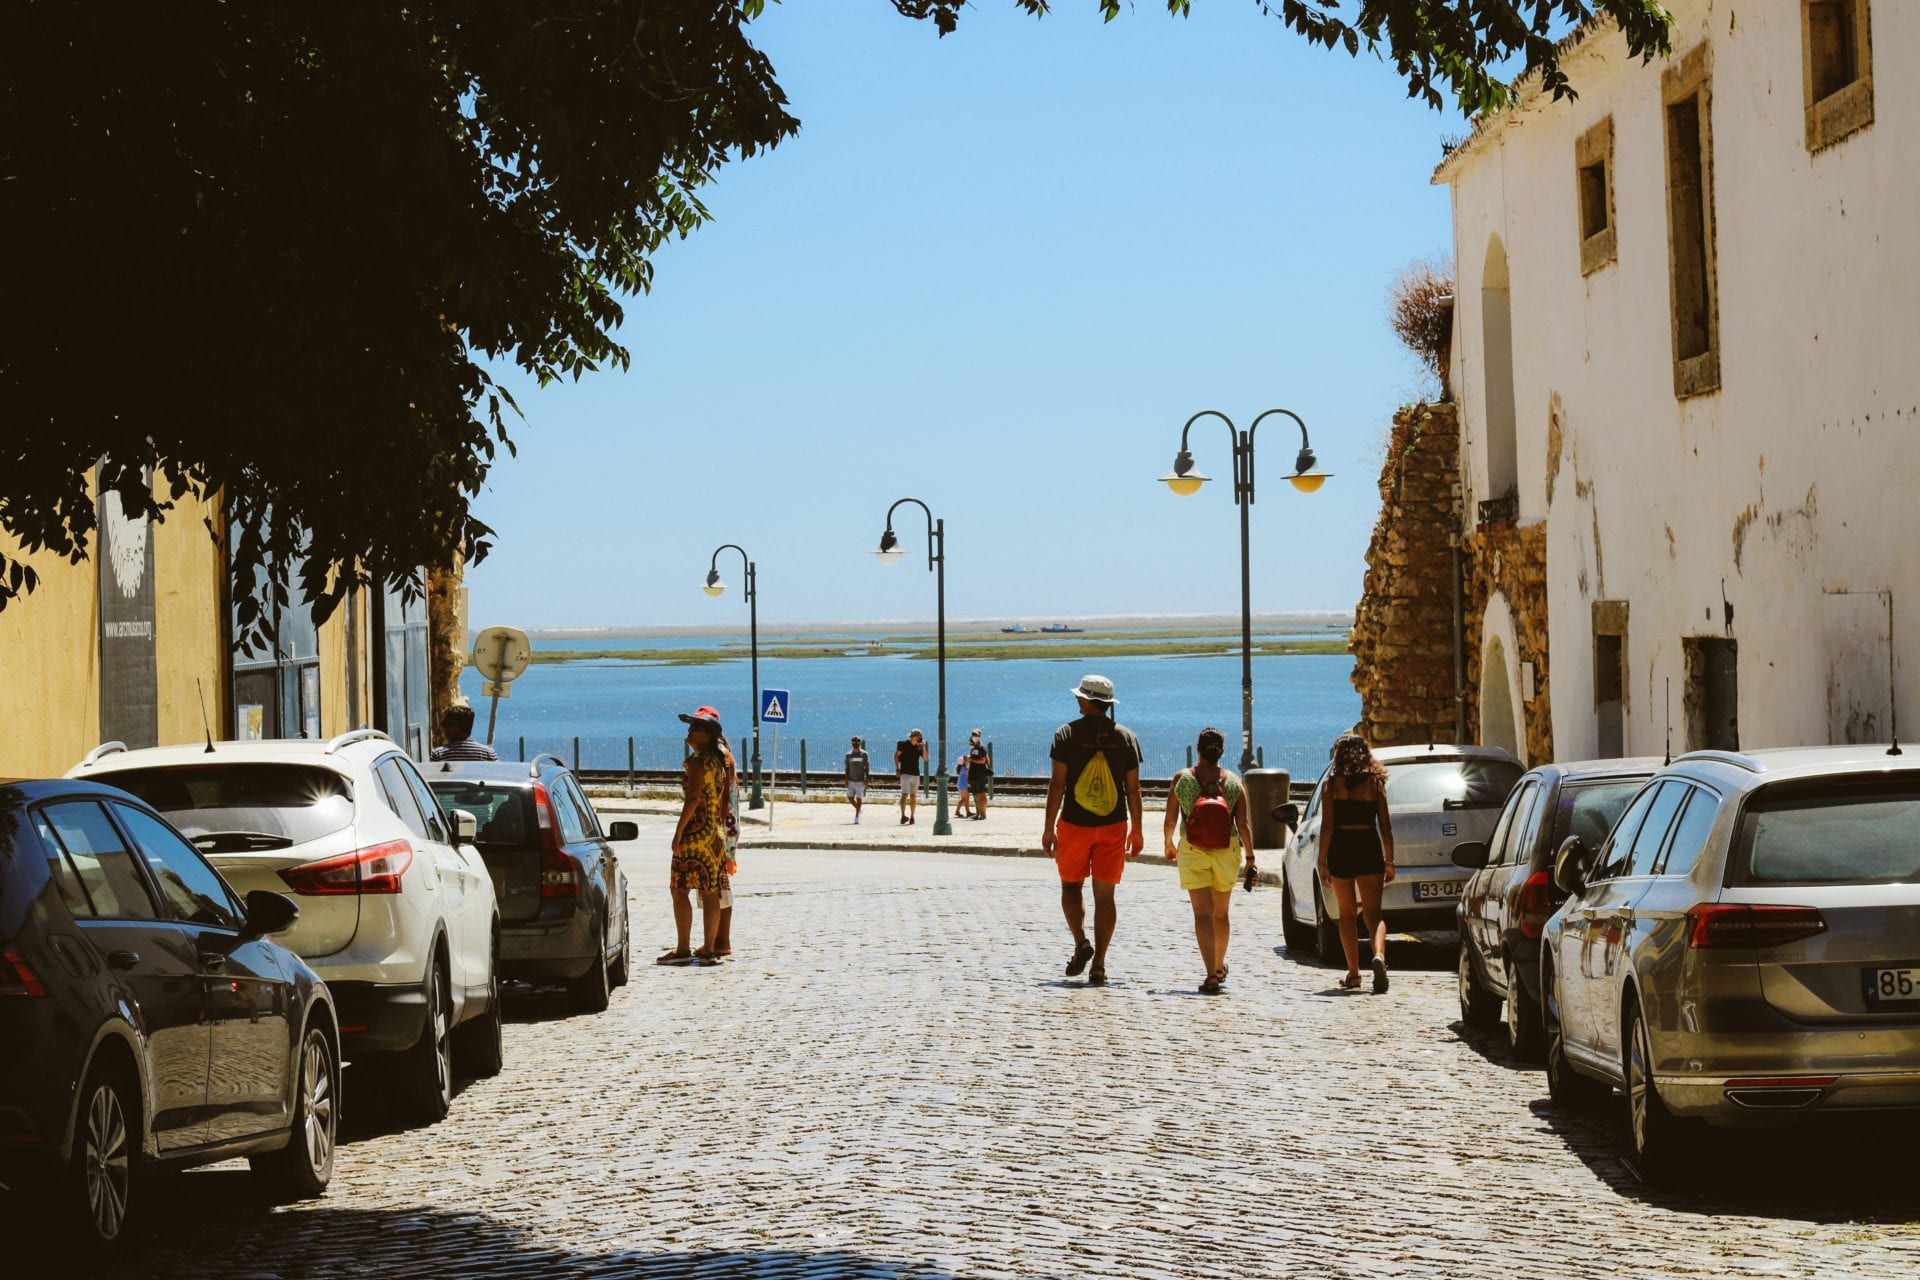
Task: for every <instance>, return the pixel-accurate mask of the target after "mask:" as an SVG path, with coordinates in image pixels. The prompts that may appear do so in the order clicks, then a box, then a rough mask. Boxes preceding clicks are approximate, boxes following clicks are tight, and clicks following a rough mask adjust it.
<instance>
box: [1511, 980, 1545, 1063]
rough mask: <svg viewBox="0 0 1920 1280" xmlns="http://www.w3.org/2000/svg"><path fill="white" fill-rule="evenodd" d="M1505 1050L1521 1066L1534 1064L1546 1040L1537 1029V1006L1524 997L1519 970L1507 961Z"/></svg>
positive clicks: (1525, 991)
mask: <svg viewBox="0 0 1920 1280" xmlns="http://www.w3.org/2000/svg"><path fill="white" fill-rule="evenodd" d="M1506 1012H1507V1049H1508V1051H1509V1052H1511V1053H1512V1054H1513V1056H1514V1057H1515V1058H1517V1059H1519V1060H1520V1061H1522V1062H1534V1061H1537V1060H1538V1059H1539V1057H1540V1049H1541V1046H1542V1044H1543V1042H1544V1041H1545V1039H1546V1037H1545V1035H1544V1033H1543V1031H1542V1029H1541V1026H1540V1003H1539V1001H1537V1000H1534V999H1533V998H1532V997H1530V996H1528V995H1527V988H1526V986H1525V985H1524V984H1523V983H1522V982H1521V981H1520V969H1519V966H1517V965H1515V964H1514V963H1513V961H1512V960H1511V959H1509V960H1508V961H1507V1010H1506Z"/></svg>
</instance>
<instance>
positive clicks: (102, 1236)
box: [58, 1063, 140, 1252]
mask: <svg viewBox="0 0 1920 1280" xmlns="http://www.w3.org/2000/svg"><path fill="white" fill-rule="evenodd" d="M126 1075H127V1073H126V1072H125V1071H124V1070H123V1069H121V1068H120V1067H118V1066H116V1065H114V1064H111V1063H99V1064H96V1065H95V1066H94V1068H93V1070H91V1071H89V1072H88V1073H87V1082H86V1083H85V1084H84V1085H82V1086H81V1089H80V1123H79V1125H78V1126H77V1128H76V1131H75V1133H74V1150H73V1162H72V1163H71V1164H70V1165H69V1166H68V1167H67V1172H66V1175H65V1177H64V1179H63V1185H62V1188H61V1192H60V1203H59V1206H58V1208H59V1210H60V1213H61V1216H63V1217H65V1218H67V1219H68V1220H69V1221H70V1222H71V1224H72V1227H73V1230H74V1232H75V1234H76V1236H77V1237H78V1238H79V1239H80V1240H81V1241H82V1242H84V1244H85V1245H87V1246H88V1247H90V1248H91V1249H93V1250H95V1251H98V1252H106V1251H108V1250H111V1249H112V1248H113V1247H114V1246H115V1245H116V1244H118V1243H119V1241H120V1238H121V1234H122V1233H123V1232H124V1231H125V1230H126V1225H127V1214H128V1212H129V1211H130V1210H131V1208H132V1193H133V1176H132V1175H133V1158H134V1153H135V1152H137V1151H138V1150H139V1149H140V1133H139V1130H138V1128H137V1127H136V1124H135V1121H134V1118H133V1117H134V1116H135V1115H137V1114H138V1113H137V1112H136V1111H135V1110H134V1108H133V1100H134V1090H133V1088H132V1086H131V1085H130V1084H129V1083H128V1081H127V1078H126Z"/></svg>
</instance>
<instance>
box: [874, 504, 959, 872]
mask: <svg viewBox="0 0 1920 1280" xmlns="http://www.w3.org/2000/svg"><path fill="white" fill-rule="evenodd" d="M908 502H911V503H912V504H913V505H914V506H916V507H919V508H920V510H922V511H924V512H926V514H927V568H928V569H930V570H932V571H933V583H934V585H933V594H934V607H935V609H936V610H937V616H938V618H939V624H938V625H939V658H940V661H939V667H940V783H939V791H938V793H937V795H936V798H935V801H934V810H933V834H935V835H937V836H950V835H952V834H953V823H952V822H950V821H948V819H947V522H946V521H944V520H936V519H934V518H933V510H932V508H930V507H928V506H927V504H926V503H924V502H922V501H920V499H918V498H902V499H900V501H899V502H896V503H894V504H893V505H892V506H890V507H888V508H887V529H886V532H885V533H883V534H881V535H880V547H879V549H878V550H877V551H875V552H874V553H873V554H874V555H876V556H878V557H880V563H881V564H899V563H900V559H901V557H902V556H904V555H906V552H904V551H902V550H901V549H900V542H899V539H897V538H895V537H894V536H893V513H894V512H896V511H898V510H899V509H900V508H901V506H902V505H903V504H905V503H908Z"/></svg>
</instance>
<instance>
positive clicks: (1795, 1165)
mask: <svg viewBox="0 0 1920 1280" xmlns="http://www.w3.org/2000/svg"><path fill="white" fill-rule="evenodd" d="M1542 1088H1543V1089H1544V1084H1543V1086H1542ZM1528 1109H1529V1110H1530V1111H1532V1113H1533V1114H1534V1116H1535V1117H1536V1118H1538V1119H1539V1120H1541V1121H1543V1122H1544V1123H1545V1124H1546V1125H1547V1126H1548V1127H1550V1128H1551V1129H1552V1130H1553V1131H1554V1133H1555V1134H1557V1135H1558V1136H1559V1137H1560V1139H1561V1141H1563V1142H1565V1143H1566V1144H1567V1148H1568V1150H1570V1151H1572V1152H1573V1153H1574V1154H1575V1155H1576V1156H1578V1157H1580V1159H1581V1161H1582V1162H1583V1163H1585V1164H1586V1166H1587V1168H1589V1169H1590V1170H1592V1171H1593V1173H1594V1175H1595V1176H1596V1177H1598V1178H1599V1179H1600V1180H1601V1181H1602V1182H1604V1183H1606V1184H1607V1186H1608V1187H1609V1188H1610V1189H1611V1190H1613V1191H1614V1192H1616V1193H1618V1194H1619V1195H1622V1196H1626V1197H1628V1198H1630V1199H1634V1200H1638V1201H1640V1202H1642V1203H1644V1204H1649V1205H1653V1206H1655V1207H1657V1208H1661V1209H1669V1210H1674V1211H1678V1212H1683V1213H1702V1214H1745V1215H1750V1216H1754V1217H1765V1218H1779V1219H1783V1220H1787V1221H1798V1222H1811V1223H1910V1222H1912V1221H1913V1220H1914V1214H1915V1209H1914V1195H1915V1192H1916V1190H1920V1175H1917V1174H1916V1171H1915V1166H1914V1163H1913V1162H1912V1161H1910V1160H1907V1159H1904V1158H1894V1159H1889V1153H1890V1152H1900V1153H1905V1152H1910V1151H1912V1150H1913V1149H1914V1147H1915V1144H1916V1142H1920V1120H1917V1119H1915V1118H1912V1117H1906V1116H1901V1117H1890V1116H1885V1115H1882V1116H1874V1117H1865V1116H1862V1117H1840V1118H1823V1119H1819V1120H1814V1121H1807V1122H1803V1123H1800V1124H1796V1125H1791V1126H1784V1127H1780V1128H1761V1129H1718V1128H1710V1127H1705V1126H1703V1127H1701V1128H1700V1129H1699V1130H1698V1131H1697V1135H1696V1141H1697V1145H1696V1147H1695V1148H1694V1150H1693V1151H1692V1152H1690V1153H1689V1155H1688V1156H1687V1158H1686V1159H1685V1160H1684V1161H1683V1162H1682V1163H1681V1165H1680V1166H1679V1167H1678V1168H1676V1169H1675V1171H1674V1172H1673V1173H1672V1174H1671V1175H1669V1176H1668V1177H1666V1178H1665V1179H1663V1180H1662V1181H1661V1182H1659V1183H1658V1184H1655V1183H1649V1182H1646V1181H1644V1180H1642V1178H1641V1176H1640V1172H1639V1171H1638V1170H1637V1169H1635V1168H1634V1166H1633V1164H1632V1163H1631V1161H1630V1160H1629V1158H1628V1152H1629V1147H1628V1138H1627V1116H1626V1102H1625V1100H1624V1099H1623V1098H1621V1097H1620V1096H1619V1095H1617V1094H1616V1095H1615V1096H1614V1097H1613V1099H1612V1100H1611V1101H1610V1102H1608V1103H1606V1104H1604V1105H1602V1106H1599V1107H1595V1108H1592V1109H1590V1110H1579V1109H1567V1108H1556V1107H1554V1106H1553V1105H1552V1104H1551V1103H1549V1102H1548V1101H1547V1099H1546V1098H1544V1097H1542V1098H1539V1099H1537V1100H1535V1101H1534V1102H1532V1103H1530V1104H1529V1105H1528Z"/></svg>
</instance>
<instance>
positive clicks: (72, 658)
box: [0, 499, 226, 778]
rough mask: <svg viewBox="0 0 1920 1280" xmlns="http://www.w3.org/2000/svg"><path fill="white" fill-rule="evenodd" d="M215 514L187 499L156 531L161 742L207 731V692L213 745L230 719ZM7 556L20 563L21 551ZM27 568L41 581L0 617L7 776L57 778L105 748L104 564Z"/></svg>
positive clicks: (0, 718)
mask: <svg viewBox="0 0 1920 1280" xmlns="http://www.w3.org/2000/svg"><path fill="white" fill-rule="evenodd" d="M208 511H209V508H208V507H207V506H206V505H205V504H203V503H198V502H194V501H192V500H190V499H189V500H183V501H182V502H180V503H179V504H178V505H177V506H176V507H175V508H174V509H173V510H172V511H170V512H168V513H167V518H166V520H165V521H164V522H162V523H161V524H159V525H157V526H155V528H154V530H153V576H154V602H153V603H154V648H155V665H156V668H157V675H158V684H159V702H160V705H159V729H160V741H161V742H162V743H169V742H183V741H190V740H192V739H195V738H198V737H199V736H200V735H201V727H200V724H201V722H200V692H199V687H200V686H204V688H205V690H206V696H207V714H208V716H209V717H210V718H211V720H212V723H213V727H214V735H215V736H216V737H218V736H220V726H221V724H222V723H223V720H224V711H225V707H226V701H225V699H226V686H225V683H224V681H223V679H222V668H221V661H220V643H221V640H220V573H221V560H220V549H219V547H218V546H217V545H216V544H215V543H214V541H213V539H212V537H211V536H210V535H209V534H208V533H207V527H206V520H207V515H208ZM6 548H7V554H8V555H9V556H11V555H12V554H13V553H14V550H15V548H14V545H13V544H12V543H11V542H8V543H7V544H6ZM28 563H29V564H31V565H32V566H33V567H34V568H35V569H37V570H39V572H40V585H39V586H38V587H37V588H36V589H35V590H34V592H33V594H31V595H29V596H27V597H25V598H24V599H21V600H16V601H14V602H13V603H12V604H11V605H9V606H8V607H7V609H6V610H5V611H4V612H0V726H4V732H0V778H33V777H57V776H59V775H60V774H63V773H65V772H66V771H67V770H68V769H70V768H72V767H73V766H74V765H75V764H77V763H78V762H79V760H80V757H81V756H83V755H85V754H86V753H87V752H88V751H90V750H92V749H93V748H94V747H95V746H97V745H99V742H100V636H99V615H100V604H99V590H98V581H99V577H98V572H97V561H94V560H86V561H83V562H81V563H80V564H77V565H70V564H68V563H67V562H66V561H65V560H64V559H62V558H60V557H58V556H52V555H46V554H41V555H37V556H33V557H30V558H29V559H28ZM196 681H198V682H199V685H198V686H197V685H196Z"/></svg>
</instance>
